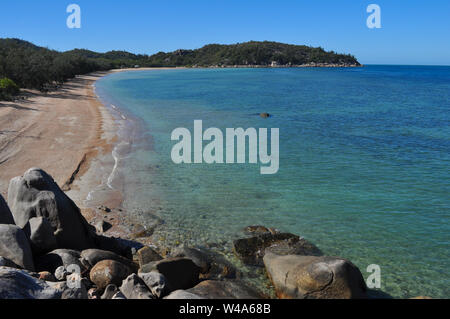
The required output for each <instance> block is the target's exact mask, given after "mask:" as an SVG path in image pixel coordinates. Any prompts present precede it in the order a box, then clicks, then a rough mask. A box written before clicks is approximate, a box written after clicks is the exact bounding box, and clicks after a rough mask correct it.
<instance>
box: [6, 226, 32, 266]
mask: <svg viewBox="0 0 450 319" xmlns="http://www.w3.org/2000/svg"><path fill="white" fill-rule="evenodd" d="M0 256H2V257H4V258H6V259H9V260H10V261H12V262H13V263H14V264H16V265H18V266H19V267H21V268H24V269H27V270H30V271H34V262H33V254H32V251H31V247H30V243H29V242H28V238H27V236H26V235H25V232H24V231H23V230H22V229H21V228H19V227H18V226H15V225H0Z"/></svg>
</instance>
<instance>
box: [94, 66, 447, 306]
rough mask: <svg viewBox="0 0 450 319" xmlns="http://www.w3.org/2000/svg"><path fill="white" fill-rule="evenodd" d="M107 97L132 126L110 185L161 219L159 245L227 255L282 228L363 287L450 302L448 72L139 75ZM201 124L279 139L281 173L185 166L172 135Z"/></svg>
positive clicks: (132, 208)
mask: <svg viewBox="0 0 450 319" xmlns="http://www.w3.org/2000/svg"><path fill="white" fill-rule="evenodd" d="M96 91H97V94H98V95H99V96H100V97H101V99H102V100H103V101H104V103H105V104H106V105H107V106H108V107H111V109H115V110H116V111H120V114H121V116H120V118H119V120H120V121H122V122H123V125H122V130H121V139H120V140H119V142H118V144H117V147H116V149H115V151H114V156H115V157H116V159H117V160H118V162H117V166H116V168H115V170H114V174H112V175H111V176H110V180H109V181H108V182H109V184H110V186H111V187H121V189H122V191H123V193H124V195H125V202H124V207H125V208H126V209H127V211H129V212H134V213H135V214H136V215H139V216H140V218H142V219H143V220H144V221H145V220H146V218H147V217H148V219H149V220H150V216H152V218H154V216H155V215H157V216H158V217H160V218H161V219H162V220H164V224H163V225H162V226H161V227H160V228H158V229H157V231H156V233H155V235H154V236H156V237H157V238H164V240H165V241H167V242H169V243H172V244H175V243H177V242H186V243H189V244H192V245H194V244H198V245H205V244H207V243H208V244H211V243H216V244H218V246H222V247H229V246H230V243H231V242H232V240H233V239H235V238H238V237H239V236H242V228H243V227H245V226H248V225H259V224H260V225H265V226H268V227H276V228H278V229H280V230H283V231H287V232H292V233H295V234H299V235H301V236H303V237H305V238H306V239H308V240H310V241H312V242H313V243H315V244H316V245H317V246H318V247H319V248H320V249H322V250H323V251H324V252H325V253H326V254H327V255H337V256H342V257H345V258H348V259H350V260H351V261H353V262H354V263H355V264H356V265H357V266H358V267H359V268H360V269H361V271H362V273H363V275H364V277H365V278H367V276H368V275H369V274H368V273H367V272H366V269H367V266H369V265H371V264H378V265H380V267H381V276H382V277H381V278H382V289H383V291H385V292H387V293H388V294H390V295H392V296H393V297H401V298H407V297H414V296H418V295H427V296H431V297H434V298H438V297H449V296H450V292H449V288H448V287H450V281H449V279H450V273H449V269H450V258H449V255H450V252H449V247H450V245H449V244H450V238H449V234H450V225H449V220H450V218H449V217H450V195H449V194H450V126H449V124H450V67H431V66H430V67H425V66H423V67H422V66H366V67H364V68H348V69H347V68H346V69H340V68H331V69H326V68H317V69H312V68H299V69H283V68H275V69H179V70H151V71H136V72H124V73H117V74H112V75H109V76H107V77H105V78H103V79H102V80H100V81H99V82H97V86H96ZM262 112H268V113H270V114H271V115H272V117H270V118H267V119H265V118H262V117H260V116H259V114H260V113H262ZM194 120H202V121H203V126H204V128H209V127H217V128H220V129H221V130H223V132H225V129H226V128H238V127H242V128H249V127H255V128H261V127H267V128H279V129H280V170H279V172H278V173H277V174H275V175H261V174H260V171H259V167H260V166H259V165H255V164H253V165H252V164H235V165H229V164H215V165H207V164H195V165H194V164H191V165H175V164H174V163H173V162H172V160H171V156H170V154H171V149H172V147H173V146H174V144H175V142H173V141H171V133H172V131H173V130H174V129H175V128H178V127H185V128H188V129H189V130H191V132H192V131H193V124H194ZM119 177H120V178H119Z"/></svg>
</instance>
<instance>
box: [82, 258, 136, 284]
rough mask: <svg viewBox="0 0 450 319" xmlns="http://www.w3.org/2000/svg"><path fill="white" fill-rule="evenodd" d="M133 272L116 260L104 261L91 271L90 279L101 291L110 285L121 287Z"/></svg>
mask: <svg viewBox="0 0 450 319" xmlns="http://www.w3.org/2000/svg"><path fill="white" fill-rule="evenodd" d="M132 272H133V271H132V270H131V269H130V267H128V266H127V265H124V264H122V263H120V262H118V261H115V260H102V261H100V262H99V263H97V264H96V265H95V266H94V268H92V269H91V272H90V275H89V276H90V279H91V281H92V282H93V283H94V284H95V285H96V286H97V288H99V289H103V288H106V286H108V285H111V284H112V285H116V286H120V285H121V284H122V281H123V280H124V279H125V278H127V277H128V276H129V275H130V274H131V273H132Z"/></svg>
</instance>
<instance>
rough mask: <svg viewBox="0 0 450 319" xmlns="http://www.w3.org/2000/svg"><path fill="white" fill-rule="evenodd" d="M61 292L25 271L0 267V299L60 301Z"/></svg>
mask: <svg viewBox="0 0 450 319" xmlns="http://www.w3.org/2000/svg"><path fill="white" fill-rule="evenodd" d="M60 298H61V291H59V290H57V289H54V288H52V287H51V286H50V285H49V284H48V283H46V282H45V281H42V280H39V279H37V278H35V277H33V276H31V275H30V274H29V273H28V272H27V271H24V270H18V269H13V268H8V267H0V299H60Z"/></svg>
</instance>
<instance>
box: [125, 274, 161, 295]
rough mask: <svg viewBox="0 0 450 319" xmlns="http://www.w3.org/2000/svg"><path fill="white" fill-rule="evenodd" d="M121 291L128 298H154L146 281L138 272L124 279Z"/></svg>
mask: <svg viewBox="0 0 450 319" xmlns="http://www.w3.org/2000/svg"><path fill="white" fill-rule="evenodd" d="M120 291H121V292H122V294H123V295H124V296H125V297H126V298H127V299H154V296H153V295H152V293H151V292H150V290H149V289H148V287H147V286H146V285H145V283H144V281H143V280H142V279H141V278H139V277H138V276H137V275H136V274H132V275H130V276H129V277H128V278H127V279H125V280H124V281H123V283H122V286H121V287H120Z"/></svg>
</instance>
